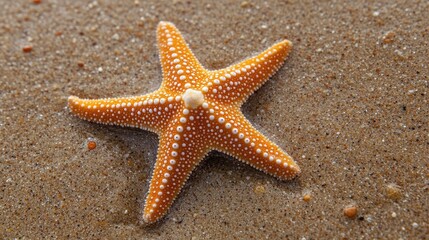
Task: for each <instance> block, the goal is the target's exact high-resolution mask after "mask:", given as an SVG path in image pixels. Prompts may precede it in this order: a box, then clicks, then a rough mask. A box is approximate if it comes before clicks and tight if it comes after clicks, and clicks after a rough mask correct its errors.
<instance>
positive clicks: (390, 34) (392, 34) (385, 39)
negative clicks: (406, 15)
mask: <svg viewBox="0 0 429 240" xmlns="http://www.w3.org/2000/svg"><path fill="white" fill-rule="evenodd" d="M395 35H396V33H395V32H393V31H389V32H387V33H386V34H385V35H384V36H383V43H384V44H389V43H392V42H393V40H394V39H395Z"/></svg>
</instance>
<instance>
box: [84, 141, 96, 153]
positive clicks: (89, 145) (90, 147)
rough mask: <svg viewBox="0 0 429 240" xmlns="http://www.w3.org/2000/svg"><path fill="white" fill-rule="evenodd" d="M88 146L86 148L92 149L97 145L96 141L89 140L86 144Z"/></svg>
mask: <svg viewBox="0 0 429 240" xmlns="http://www.w3.org/2000/svg"><path fill="white" fill-rule="evenodd" d="M86 145H87V147H88V150H90V151H91V150H94V149H95V148H96V147H97V143H96V142H95V141H94V140H89V141H88V143H87V144H86Z"/></svg>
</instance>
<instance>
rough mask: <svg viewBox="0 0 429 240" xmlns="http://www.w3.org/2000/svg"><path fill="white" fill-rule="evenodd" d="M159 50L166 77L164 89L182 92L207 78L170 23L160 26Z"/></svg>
mask: <svg viewBox="0 0 429 240" xmlns="http://www.w3.org/2000/svg"><path fill="white" fill-rule="evenodd" d="M157 35H158V48H159V55H160V60H161V66H162V71H163V76H164V81H163V82H162V85H161V86H162V87H166V88H169V89H173V90H177V91H181V90H185V89H186V88H185V85H188V86H191V85H194V86H195V85H196V84H197V83H198V82H199V81H200V80H201V79H203V78H205V75H206V72H207V71H206V70H205V69H204V67H203V66H201V64H200V62H199V61H198V59H197V58H196V57H195V56H194V54H193V53H192V51H191V49H190V48H189V46H188V45H187V44H186V42H185V40H184V38H183V36H182V35H181V34H180V32H179V30H178V29H177V28H176V27H175V26H174V25H173V24H172V23H169V22H161V23H159V25H158V32H157Z"/></svg>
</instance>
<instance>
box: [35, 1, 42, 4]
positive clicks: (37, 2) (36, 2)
mask: <svg viewBox="0 0 429 240" xmlns="http://www.w3.org/2000/svg"><path fill="white" fill-rule="evenodd" d="M33 3H34V4H40V3H42V0H33Z"/></svg>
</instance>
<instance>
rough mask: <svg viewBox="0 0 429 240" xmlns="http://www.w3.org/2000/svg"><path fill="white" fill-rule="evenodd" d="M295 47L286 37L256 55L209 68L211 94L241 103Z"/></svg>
mask: <svg viewBox="0 0 429 240" xmlns="http://www.w3.org/2000/svg"><path fill="white" fill-rule="evenodd" d="M291 48H292V43H291V42H290V41H288V40H284V41H282V42H279V43H277V44H274V45H273V46H271V47H270V48H268V49H267V50H265V51H264V52H262V53H260V54H259V55H257V56H255V57H252V58H249V59H247V60H244V61H242V62H240V63H238V64H235V65H232V66H230V67H228V68H225V69H221V70H217V71H211V72H209V77H208V83H207V86H206V87H205V89H204V90H205V91H206V92H207V93H208V94H207V96H208V97H209V98H211V99H217V100H218V101H221V102H223V103H229V104H230V103H237V104H238V106H241V104H242V103H243V102H244V101H245V100H246V99H247V98H248V97H249V96H250V95H251V94H252V93H253V92H255V91H256V90H257V89H258V88H259V87H260V86H261V85H262V84H264V83H265V82H266V81H267V80H268V79H269V78H270V77H271V76H272V75H273V74H274V73H275V72H276V71H277V70H278V69H279V68H280V66H281V65H282V64H283V62H284V61H285V59H286V57H287V56H288V54H289V52H290V50H291Z"/></svg>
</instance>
